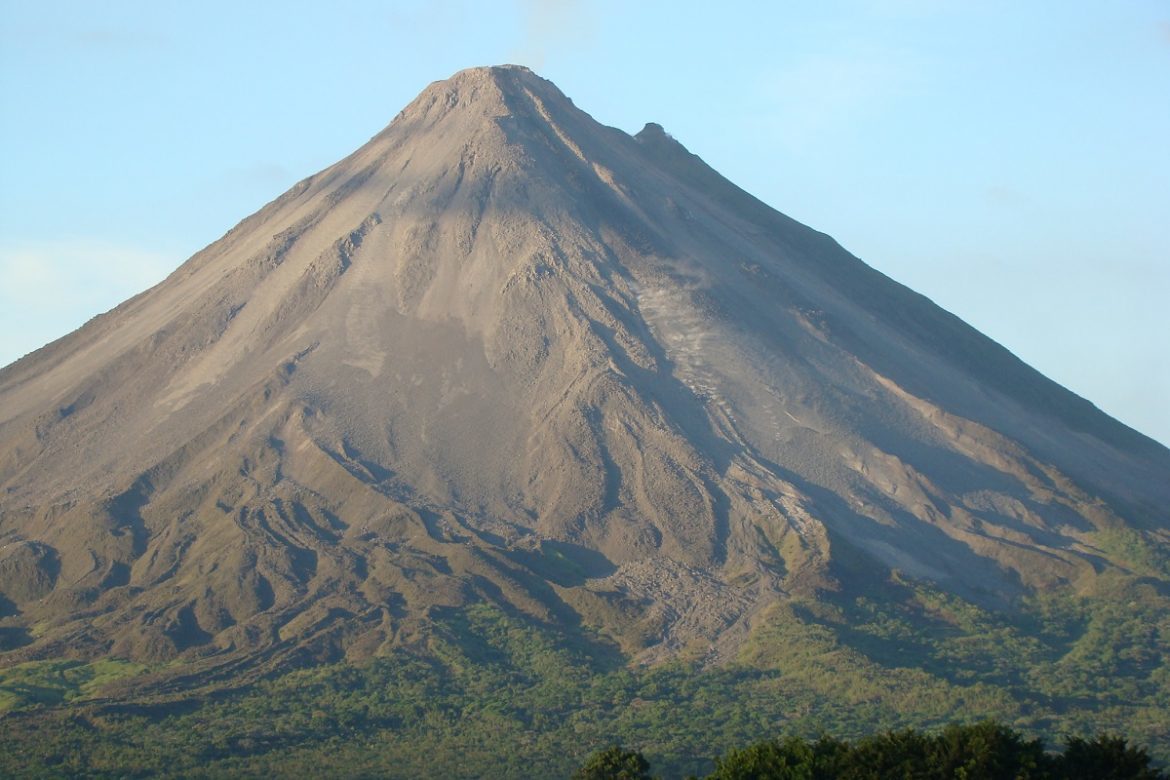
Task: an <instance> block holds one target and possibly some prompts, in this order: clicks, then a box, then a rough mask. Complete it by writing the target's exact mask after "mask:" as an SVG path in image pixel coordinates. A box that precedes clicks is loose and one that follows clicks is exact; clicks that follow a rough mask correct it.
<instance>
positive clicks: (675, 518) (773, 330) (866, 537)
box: [0, 67, 1170, 662]
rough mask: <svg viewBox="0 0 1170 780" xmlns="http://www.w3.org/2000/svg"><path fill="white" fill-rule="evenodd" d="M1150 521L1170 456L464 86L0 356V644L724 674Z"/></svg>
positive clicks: (865, 278) (549, 90) (756, 231)
mask: <svg viewBox="0 0 1170 780" xmlns="http://www.w3.org/2000/svg"><path fill="white" fill-rule="evenodd" d="M1167 507H1170V451H1167V450H1166V449H1165V448H1163V447H1161V446H1160V445H1158V444H1156V443H1155V442H1153V441H1151V440H1149V439H1147V438H1145V437H1143V436H1141V435H1140V434H1138V433H1136V432H1134V431H1132V430H1130V429H1128V428H1126V427H1125V426H1123V425H1121V424H1120V423H1118V422H1116V421H1114V420H1112V419H1111V418H1109V417H1107V416H1106V415H1104V414H1102V413H1101V412H1099V411H1098V410H1096V409H1095V408H1094V407H1093V406H1092V405H1091V404H1089V403H1087V402H1085V401H1084V400H1082V399H1080V398H1078V397H1076V396H1075V395H1073V394H1071V393H1069V392H1068V391H1066V390H1064V389H1063V388H1061V387H1059V386H1058V385H1056V384H1054V383H1052V382H1051V381H1049V380H1047V379H1045V378H1044V377H1043V376H1041V375H1040V374H1038V373H1037V372H1035V371H1033V370H1032V369H1030V368H1028V367H1027V366H1025V365H1024V364H1022V363H1021V362H1020V361H1018V360H1017V359H1016V358H1014V357H1013V356H1012V355H1011V354H1010V353H1008V352H1007V351H1006V350H1004V349H1003V348H1001V347H999V346H998V345H996V344H995V343H993V342H991V341H990V340H988V339H987V338H985V337H983V336H982V335H980V334H979V333H978V332H976V331H974V330H973V329H971V328H970V327H968V326H966V325H965V324H963V323H962V322H961V321H959V320H958V319H956V318H954V317H953V316H951V315H949V314H947V313H946V312H944V311H942V310H941V309H939V308H938V307H936V306H934V305H933V304H932V303H930V301H928V300H926V299H925V298H923V297H921V296H919V295H916V294H915V293H913V292H911V291H909V290H907V289H906V288H904V287H902V286H900V285H898V284H897V283H895V282H893V281H891V280H889V279H887V278H886V277H884V276H882V275H881V274H879V273H877V272H875V271H873V270H872V269H870V268H868V267H867V266H865V265H864V264H863V263H861V262H860V261H859V260H857V259H856V258H854V257H852V256H851V255H849V254H848V253H847V252H845V251H844V250H843V249H842V248H841V247H839V246H838V245H837V244H836V243H835V242H833V241H832V240H831V239H830V238H828V237H826V236H824V235H822V234H820V233H817V232H815V231H813V230H810V229H809V228H807V227H804V226H802V225H800V224H798V223H796V222H793V221H792V220H790V219H788V218H786V217H784V216H783V215H781V214H779V213H777V212H775V211H773V210H772V209H770V208H768V207H767V206H765V205H763V204H762V203H760V202H759V201H756V200H755V199H753V198H752V197H751V196H749V195H747V194H746V193H744V192H742V191H741V190H739V189H737V188H736V187H734V186H733V185H732V184H730V183H729V182H727V181H726V180H724V179H723V178H721V177H720V176H719V175H718V174H717V173H715V172H714V171H712V170H711V169H710V168H708V167H707V166H706V165H705V164H704V163H703V162H702V161H701V160H700V159H699V158H697V157H695V156H693V155H691V154H690V153H688V152H687V151H686V150H685V149H684V148H683V147H682V146H681V145H680V144H678V143H677V142H676V141H674V140H673V139H672V138H670V136H668V135H667V134H666V133H665V132H664V131H663V130H662V128H660V127H658V126H657V125H653V124H651V125H647V126H646V128H645V129H644V130H643V131H642V132H640V133H639V134H638V135H636V136H634V137H631V136H629V135H627V134H625V133H622V132H620V131H618V130H615V129H612V128H607V127H603V126H601V125H599V124H598V123H596V122H595V121H594V120H593V119H592V118H590V117H589V116H588V115H587V114H585V113H584V112H582V111H580V110H579V109H577V108H576V107H575V106H573V104H572V103H571V101H569V100H568V99H567V98H566V97H565V96H564V95H562V94H561V93H560V92H559V91H558V90H557V89H556V87H555V86H553V85H552V84H551V83H549V82H547V81H545V80H543V79H541V78H539V77H537V76H536V75H534V74H533V73H531V72H529V71H528V70H526V69H523V68H517V67H500V68H483V69H473V70H468V71H463V72H461V73H458V74H456V75H455V76H454V77H452V78H451V79H449V80H447V81H443V82H437V83H435V84H432V85H431V86H430V87H428V88H427V89H426V90H425V91H424V92H423V93H422V94H421V95H420V96H419V97H418V98H417V99H416V100H415V101H414V102H413V103H411V104H410V105H409V106H408V107H407V108H406V109H405V110H404V111H403V112H402V113H401V114H400V115H399V116H398V117H397V118H396V119H395V120H394V122H393V123H392V124H391V125H390V126H389V127H387V128H386V129H385V130H384V131H383V132H381V133H380V134H379V135H377V136H376V137H375V138H373V139H372V140H371V141H370V142H369V143H368V144H366V145H365V146H364V147H362V148H361V149H360V150H358V151H357V152H355V153H354V154H353V155H351V156H350V157H348V158H346V159H345V160H342V161H341V162H339V163H337V164H336V165H334V166H333V167H331V168H329V169H327V170H325V171H323V172H321V173H319V174H317V175H315V176H313V177H310V178H309V179H306V180H305V181H303V182H301V183H300V184H298V185H297V186H296V187H294V188H293V189H292V190H290V191H289V192H288V193H286V194H285V195H283V196H282V197H280V198H279V199H277V200H276V201H274V202H273V203H271V204H269V205H268V206H266V207H265V208H264V209H262V210H261V211H260V212H258V213H257V214H255V215H253V216H251V217H249V218H248V219H246V220H244V221H243V222H242V223H240V225H238V226H237V227H236V228H234V229H233V230H232V231H230V232H229V233H228V234H227V235H226V236H224V237H223V238H222V239H220V240H219V241H217V242H216V243H214V244H212V245H211V246H209V247H208V248H207V249H205V250H203V251H202V252H200V253H199V254H197V255H195V256H194V257H192V258H191V259H190V260H189V261H187V262H186V263H185V264H184V265H183V266H181V267H180V268H179V269H178V270H177V271H175V272H174V273H173V274H172V275H171V276H170V277H169V278H168V279H167V280H166V281H165V282H163V283H162V284H160V285H158V286H157V287H155V288H153V289H151V290H149V291H147V292H145V293H143V294H141V295H139V296H137V297H136V298H133V299H131V300H129V301H127V302H126V303H124V304H122V305H121V306H119V307H118V308H117V309H115V310H113V311H112V312H110V313H108V314H106V315H103V316H101V317H98V318H96V319H95V320H93V321H92V322H90V323H89V324H87V325H86V326H85V327H83V328H81V329H80V330H78V331H76V332H75V333H73V334H71V335H69V336H67V337H65V338H63V339H61V340H59V341H57V342H55V343H53V344H51V345H49V346H47V347H45V348H44V349H42V350H40V351H38V352H36V353H34V354H32V355H30V356H28V357H26V358H25V359H23V360H21V361H19V362H17V363H15V364H13V365H11V366H9V367H7V368H5V369H4V370H3V371H0V545H2V549H0V593H2V594H3V598H2V599H0V629H3V630H2V631H0V641H3V642H4V643H5V647H4V649H5V650H7V653H6V654H5V655H3V656H0V658H5V659H7V660H8V661H10V662H11V661H16V660H20V659H24V658H29V657H36V656H49V655H59V654H62V653H80V654H99V653H106V652H109V653H114V654H117V655H121V656H128V657H133V658H140V659H159V658H167V657H172V656H174V655H175V654H178V653H184V652H186V653H188V654H189V655H191V656H194V655H209V656H214V657H216V658H224V659H240V658H245V659H246V658H254V657H256V655H257V654H265V655H271V654H276V655H282V654H285V653H293V652H300V651H306V652H311V653H312V654H313V655H314V656H316V657H323V656H329V655H336V654H338V653H345V654H348V655H349V656H351V657H360V656H364V655H368V654H370V653H374V652H377V651H378V650H379V649H380V648H382V647H383V646H385V645H387V644H401V643H409V642H411V641H414V640H415V639H417V638H418V637H420V636H423V635H425V632H426V628H427V625H428V621H430V620H433V619H434V618H435V616H436V615H439V614H441V609H442V608H443V607H449V606H458V605H462V604H466V603H468V602H471V601H476V600H485V599H486V600H489V601H493V602H496V603H498V604H501V605H505V606H507V607H510V608H515V609H517V610H520V611H522V612H524V613H526V614H529V615H531V616H533V617H535V618H538V619H540V620H545V621H549V622H551V623H561V624H566V625H573V624H577V623H579V622H583V623H584V624H586V625H590V626H595V627H598V628H600V629H601V630H602V631H603V632H605V633H608V634H609V635H611V636H613V637H614V638H615V639H617V640H618V641H619V642H621V643H622V645H623V646H624V647H625V648H626V649H627V650H630V651H632V652H634V651H636V652H639V653H641V654H642V657H644V658H655V657H662V656H664V655H668V654H670V653H672V652H675V651H677V650H680V649H681V648H684V647H687V646H692V647H694V646H701V647H703V648H704V649H705V650H704V652H709V653H711V654H712V656H713V657H716V658H717V657H720V655H721V654H722V653H723V652H725V651H727V650H729V649H731V648H734V647H735V646H736V645H737V644H738V643H739V642H740V641H741V640H742V639H743V637H744V636H745V635H746V634H747V633H748V632H749V631H750V629H751V625H752V619H753V616H754V615H756V614H758V613H759V611H760V610H761V609H763V608H765V607H767V606H768V605H769V604H771V603H774V602H775V601H776V600H777V599H784V598H786V597H788V596H790V595H791V594H794V593H799V594H802V595H810V594H815V593H816V592H817V591H818V590H819V589H824V588H830V589H831V588H835V587H838V586H839V585H840V584H841V583H842V582H843V581H847V580H848V579H849V578H850V577H851V576H853V573H855V572H858V571H861V570H869V569H877V570H882V569H888V568H895V569H898V570H900V571H901V572H903V573H904V574H905V575H908V576H910V577H912V578H920V579H926V580H930V581H933V582H935V583H937V585H938V586H939V587H941V588H943V589H945V590H950V591H952V592H955V593H958V594H960V595H963V596H965V597H968V598H974V599H979V600H984V601H988V602H992V603H996V604H1007V603H1010V600H1011V599H1012V598H1013V597H1015V596H1017V595H1019V594H1021V593H1025V592H1029V591H1034V590H1042V589H1048V588H1058V587H1059V588H1078V587H1087V586H1088V585H1089V584H1090V583H1091V581H1092V580H1093V578H1094V577H1096V576H1098V575H1099V574H1100V573H1101V572H1104V571H1108V570H1110V569H1113V568H1118V567H1120V568H1124V567H1126V566H1127V565H1128V563H1127V561H1126V560H1124V559H1123V558H1121V557H1119V556H1118V554H1116V553H1115V552H1113V551H1112V549H1111V548H1110V547H1109V546H1108V545H1106V544H1104V543H1103V542H1102V541H1101V540H1102V539H1103V538H1105V536H1104V535H1103V534H1102V532H1110V531H1116V530H1117V529H1118V528H1125V529H1127V533H1129V532H1132V533H1134V534H1137V536H1138V537H1140V538H1141V539H1143V540H1145V541H1148V542H1152V543H1154V544H1162V543H1165V541H1166V539H1167V535H1168V533H1170V518H1168V512H1167V509H1166V508H1167ZM436 610H438V612H437V611H436Z"/></svg>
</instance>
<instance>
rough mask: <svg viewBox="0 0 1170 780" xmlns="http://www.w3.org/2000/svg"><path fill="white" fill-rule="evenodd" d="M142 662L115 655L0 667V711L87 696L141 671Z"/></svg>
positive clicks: (142, 669)
mask: <svg viewBox="0 0 1170 780" xmlns="http://www.w3.org/2000/svg"><path fill="white" fill-rule="evenodd" d="M144 669H145V667H143V666H142V665H141V664H132V663H129V662H128V661H122V660H117V659H102V660H99V661H95V662H93V663H89V664H87V663H83V662H82V661H64V660H59V661H33V662H30V663H24V664H18V665H17V666H12V667H9V668H8V669H3V670H0V713H4V712H6V711H8V710H11V709H19V708H22V707H29V706H32V705H36V704H62V703H65V702H71V701H75V700H78V699H86V698H89V697H91V696H93V695H94V694H96V693H97V692H98V691H100V690H101V689H102V688H104V687H105V686H107V685H108V684H110V683H112V682H114V681H115V680H119V679H122V678H125V677H133V676H134V675H137V674H140V673H141V672H142V671H144Z"/></svg>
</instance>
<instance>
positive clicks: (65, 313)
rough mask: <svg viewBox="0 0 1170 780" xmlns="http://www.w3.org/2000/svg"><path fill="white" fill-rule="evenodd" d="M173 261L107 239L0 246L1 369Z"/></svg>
mask: <svg viewBox="0 0 1170 780" xmlns="http://www.w3.org/2000/svg"><path fill="white" fill-rule="evenodd" d="M176 265H177V261H176V259H175V258H173V257H169V256H167V255H165V254H162V253H159V252H151V251H147V250H143V249H138V248H134V247H120V246H115V245H113V244H110V243H108V242H103V241H86V240H73V241H65V240H62V241H46V242H38V243H22V244H0V365H7V364H8V363H11V362H12V361H13V360H16V359H17V358H19V357H21V356H22V355H24V354H25V353H28V352H31V351H33V350H35V349H37V348H39V347H41V346H43V345H45V344H47V343H48V342H50V341H52V340H53V339H56V338H59V337H61V336H63V335H65V334H66V333H69V332H70V331H72V330H74V329H75V328H77V327H79V326H81V325H82V324H84V323H85V322H86V321H87V320H89V319H90V318H91V317H93V316H95V315H97V314H100V313H102V312H104V311H108V310H109V309H111V308H113V307H114V306H116V305H117V304H118V303H120V302H121V301H123V300H124V299H126V298H128V297H130V296H131V295H134V294H135V293H138V292H141V291H142V290H144V289H146V288H148V287H150V286H152V285H154V284H156V283H158V282H159V281H161V280H162V279H163V278H164V277H165V276H166V274H167V273H168V272H169V271H171V270H172V269H173V268H174V267H175V266H176Z"/></svg>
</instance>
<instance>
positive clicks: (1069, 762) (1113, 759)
mask: <svg viewBox="0 0 1170 780" xmlns="http://www.w3.org/2000/svg"><path fill="white" fill-rule="evenodd" d="M1057 776H1058V777H1062V778H1067V780H1165V778H1166V775H1165V773H1163V772H1160V771H1159V770H1157V769H1154V768H1152V767H1151V766H1150V757H1149V756H1148V755H1147V754H1146V751H1145V750H1144V749H1142V748H1137V747H1130V746H1129V745H1128V744H1127V742H1126V740H1125V738H1124V737H1118V736H1111V735H1108V734H1101V735H1099V736H1097V737H1095V738H1093V739H1091V740H1085V739H1082V738H1081V737H1068V738H1067V739H1066V740H1065V748H1064V754H1063V755H1061V756H1060V758H1059V759H1057Z"/></svg>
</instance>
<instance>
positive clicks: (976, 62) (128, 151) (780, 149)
mask: <svg viewBox="0 0 1170 780" xmlns="http://www.w3.org/2000/svg"><path fill="white" fill-rule="evenodd" d="M488 8H489V4H487V3H479V2H457V1H456V0H449V1H444V0H439V1H437V2H382V3H377V2H358V1H357V0H348V1H346V0H339V1H335V2H332V3H300V2H281V3H275V2H233V3H224V2H218V1H211V0H206V1H205V2H202V3H179V2H170V1H169V0H155V1H154V2H101V3H95V2H50V1H49V0H45V1H44V2H36V3H34V2H23V1H18V0H0V364H5V363H8V362H11V361H12V360H14V359H16V358H17V357H19V356H20V355H22V354H24V353H25V352H28V351H31V350H32V349H35V348H36V347H38V346H40V345H42V344H44V343H46V342H48V341H50V340H52V339H54V338H56V337H58V336H61V335H63V334H65V333H66V332H68V331H69V330H71V329H73V328H75V327H77V326H79V325H80V324H82V323H83V322H84V321H85V320H86V319H88V318H89V317H91V316H93V315H95V314H97V313H99V312H101V311H105V310H107V309H109V308H111V307H112V306H113V305H115V304H116V303H118V302H119V301H120V300H122V299H124V298H126V297H128V296H129V295H131V294H133V293H135V292H138V291H140V290H142V289H144V288H145V287H147V286H149V285H150V284H152V283H154V282H156V281H158V280H159V279H161V278H162V277H163V276H164V275H165V274H166V273H167V272H169V271H170V270H172V269H173V268H174V267H176V266H177V265H178V264H179V263H181V262H182V261H183V260H184V259H186V258H187V257H188V256H190V255H191V254H192V253H193V252H195V251H196V250H198V249H199V248H201V247H202V246H204V245H206V244H208V243H210V242H211V241H213V240H215V239H216V238H218V237H219V236H220V235H222V234H223V233H224V232H225V231H226V230H227V229H228V228H230V227H231V226H232V225H233V224H235V223H236V222H237V221H239V220H240V219H242V218H243V217H244V216H246V215H247V214H249V213H251V212H252V211H254V210H256V209H257V208H259V207H260V206H262V205H263V204H264V203H266V202H267V201H269V200H271V199H272V198H273V197H275V196H276V195H278V194H279V193H280V192H282V191H283V190H285V189H286V188H288V187H289V186H291V185H292V184H293V183H294V182H296V181H297V180H298V179H300V178H302V177H304V176H306V175H309V174H311V173H313V172H315V171H317V170H319V169H320V168H323V167H325V166H326V165H328V164H330V163H332V162H334V161H335V160H337V159H339V158H340V157H342V156H344V155H345V154H347V153H348V152H350V151H352V150H353V149H355V148H356V147H358V146H360V145H361V144H362V143H364V142H365V141H366V140H367V139H368V138H369V137H370V136H372V135H374V134H375V133H376V132H377V131H378V130H379V129H381V128H382V127H383V126H384V125H385V124H387V123H388V122H389V121H390V120H391V119H392V118H393V116H394V115H395V114H396V113H397V112H398V111H399V109H401V108H402V107H403V106H404V105H405V104H406V103H407V102H409V101H410V99H411V98H413V97H414V96H415V95H416V94H417V93H418V92H419V91H420V90H421V89H422V88H423V87H424V86H426V84H427V83H428V82H430V81H433V80H436V79H441V78H446V77H447V76H449V75H450V74H451V73H453V72H454V71H456V70H459V69H460V68H463V67H468V66H472V65H485V64H497V63H502V62H519V63H522V64H526V65H529V66H530V67H532V68H534V69H535V70H537V71H538V72H539V73H541V75H544V76H545V77H547V78H550V79H552V80H553V81H554V82H556V83H557V84H558V86H560V87H561V89H562V90H563V91H564V92H565V93H566V94H568V95H569V96H570V97H572V98H573V99H574V101H575V102H576V103H577V105H579V106H581V107H582V108H584V109H585V110H587V111H589V112H590V113H591V114H593V116H594V117H595V118H597V119H598V120H600V121H602V122H604V123H606V124H609V125H613V126H616V127H619V128H621V129H623V130H627V131H630V132H636V131H637V130H639V129H640V128H641V127H642V125H643V124H644V123H645V122H647V121H656V122H659V123H661V124H662V125H664V126H665V127H666V129H667V130H668V131H669V132H671V133H672V134H673V135H674V136H675V137H676V138H678V139H679V140H681V141H682V142H683V143H684V144H686V145H687V146H688V147H689V148H690V149H691V150H692V151H693V152H695V153H697V154H699V155H700V156H702V157H703V158H704V159H705V160H706V161H707V162H708V163H710V164H711V165H713V166H714V167H715V168H716V169H718V170H719V171H720V172H722V173H723V174H724V175H726V176H728V177H729V178H730V179H732V180H733V181H735V182H736V183H738V184H739V185H740V186H742V187H744V188H745V189H747V190H748V191H750V192H752V193H754V194H756V195H757V196H759V197H760V198H761V199H763V200H764V201H766V202H767V203H769V204H771V205H772V206H774V207H776V208H778V209H779V210H781V211H783V212H785V213H787V214H789V215H790V216H793V217H795V218H796V219H799V220H801V221H802V222H805V223H807V224H809V225H812V226H813V227H815V228H817V229H819V230H822V231H824V232H826V233H829V234H831V235H833V236H834V237H835V238H837V240H838V241H840V242H841V243H842V244H843V245H844V246H845V247H846V248H848V249H849V250H850V251H852V252H853V253H854V254H856V255H858V256H859V257H861V258H862V259H863V260H865V261H866V262H868V263H869V264H870V265H873V266H875V267H876V268H878V269H880V270H882V271H883V272H885V273H886V274H888V275H890V276H892V277H894V278H895V279H897V280H899V281H901V282H903V283H905V284H907V285H909V286H911V287H913V288H914V289H916V290H918V291H919V292H922V293H924V294H926V295H928V296H929V297H931V298H933V299H934V300H935V301H936V302H938V303H939V304H941V305H942V306H944V307H945V308H947V309H949V310H951V311H953V312H955V313H956V314H958V315H959V316H961V317H963V318H964V319H965V320H967V321H968V322H970V323H971V324H973V325H975V326H976V327H978V328H979V329H980V330H982V331H984V332H985V333H987V334H988V335H990V336H992V337H993V338H995V339H996V340H998V341H999V342H1001V343H1002V344H1004V345H1006V346H1007V347H1008V348H1009V349H1011V350H1012V351H1013V352H1015V353H1016V354H1017V355H1019V356H1020V357H1022V358H1023V359H1024V360H1026V361H1028V362H1029V363H1031V364H1032V365H1034V366H1036V367H1037V368H1039V369H1040V370H1041V371H1043V372H1045V373H1046V374H1048V375H1049V376H1051V377H1052V378H1054V379H1056V380H1057V381H1059V382H1060V383H1062V384H1064V385H1065V386H1067V387H1069V388H1071V389H1072V390H1074V391H1075V392H1077V393H1079V394H1081V395H1083V396H1085V397H1087V398H1088V399H1090V400H1091V401H1093V402H1094V403H1096V404H1097V405H1098V406H1100V407H1101V408H1103V409H1105V410H1106V411H1107V412H1109V413H1110V414H1112V415H1114V416H1115V417H1117V418H1119V419H1121V420H1122V421H1124V422H1126V423H1128V424H1130V425H1132V426H1134V427H1136V428H1138V429H1139V430H1141V431H1143V432H1145V433H1147V434H1149V435H1151V436H1154V437H1155V438H1158V439H1159V440H1161V441H1162V442H1164V443H1167V442H1170V403H1168V400H1170V346H1168V345H1170V141H1167V139H1170V3H1166V2H1155V1H1154V0H1146V1H1145V2H1143V1H1142V0H1131V1H1129V2H1122V3H1103V2H1099V0H1093V1H1092V2H1088V1H1084V0H1072V1H1071V2H1055V1H1051V2H1048V1H1042V0H1037V1H1036V2H1029V3H1019V2H1005V1H1002V0H980V2H974V1H973V0H970V1H968V2H951V1H950V0H933V1H930V0H853V1H852V2H846V1H845V0H841V1H840V2H836V1H833V0H826V2H823V3H805V2H778V3H756V2H752V3H746V2H733V1H730V0H729V1H727V2H721V3H687V2H684V1H683V0H674V2H641V3H625V2H622V3H619V2H606V1H602V0H599V1H598V2H588V1H587V0H577V1H576V2H568V1H563V0H562V1H561V2H538V1H537V0H528V1H527V2H517V1H515V0H513V1H512V2H496V3H493V4H490V11H488V10H486V9H488Z"/></svg>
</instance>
